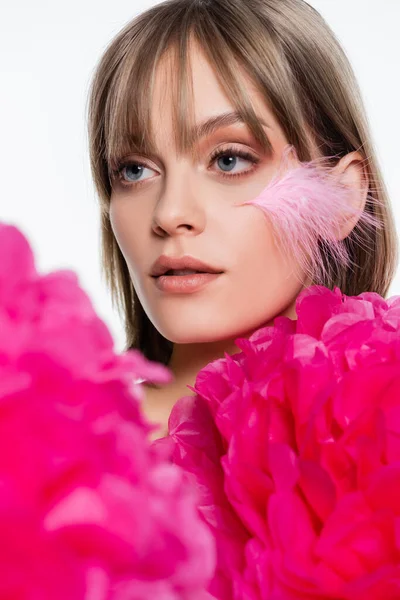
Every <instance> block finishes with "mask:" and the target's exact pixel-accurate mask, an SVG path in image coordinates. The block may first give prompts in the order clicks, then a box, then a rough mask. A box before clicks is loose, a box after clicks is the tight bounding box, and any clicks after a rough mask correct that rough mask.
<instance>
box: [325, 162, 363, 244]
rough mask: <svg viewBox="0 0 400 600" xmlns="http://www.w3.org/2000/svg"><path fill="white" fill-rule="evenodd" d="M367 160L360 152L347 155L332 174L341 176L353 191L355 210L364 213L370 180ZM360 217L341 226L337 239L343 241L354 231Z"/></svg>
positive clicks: (351, 217)
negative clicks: (366, 164)
mask: <svg viewBox="0 0 400 600" xmlns="http://www.w3.org/2000/svg"><path fill="white" fill-rule="evenodd" d="M365 163H366V161H365V158H363V156H362V154H361V153H360V152H357V151H354V152H350V153H349V154H346V156H343V158H341V159H340V161H339V162H338V163H337V165H335V167H334V168H333V169H332V173H334V174H337V175H339V176H340V180H341V181H342V182H343V183H344V184H345V185H346V186H348V187H349V188H350V189H351V194H350V202H351V205H352V208H353V209H356V210H359V211H363V210H364V208H365V203H366V200H367V196H368V189H369V178H368V173H367V169H366V166H365ZM358 219H359V216H358V217H357V215H351V216H349V217H347V218H346V216H344V217H343V221H342V223H341V224H340V226H339V230H338V235H337V239H338V240H343V239H344V238H346V237H347V236H348V235H349V234H350V233H351V231H352V229H354V227H355V226H356V224H357V221H358Z"/></svg>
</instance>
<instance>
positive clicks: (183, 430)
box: [169, 286, 400, 600]
mask: <svg viewBox="0 0 400 600" xmlns="http://www.w3.org/2000/svg"><path fill="white" fill-rule="evenodd" d="M296 310H297V315H298V320H297V321H292V320H290V319H289V318H287V317H278V318H276V319H275V322H274V325H275V326H274V327H266V328H262V329H259V330H258V331H257V332H255V333H254V334H253V336H251V337H250V338H249V339H240V340H237V341H236V343H237V345H238V346H239V347H240V349H241V352H239V353H238V354H236V355H234V356H231V357H230V356H228V355H226V356H225V358H223V359H219V360H217V361H214V362H213V363H210V364H209V365H207V366H206V367H205V368H204V369H202V371H200V372H199V374H198V376H197V379H196V383H195V386H194V388H192V389H193V391H194V392H196V393H197V396H194V397H192V398H190V397H187V398H186V399H182V400H180V401H179V402H178V403H177V405H176V406H175V408H174V410H173V412H172V414H171V419H170V434H171V440H170V441H169V444H174V445H175V450H174V461H175V462H176V463H177V464H179V465H181V466H183V467H184V468H185V469H186V470H187V471H188V473H190V474H191V476H192V478H193V480H194V481H197V482H198V483H199V490H200V491H201V492H202V493H203V498H204V499H205V501H206V503H207V513H206V514H205V515H203V518H204V519H205V520H206V521H207V522H208V524H209V525H212V524H213V521H214V522H215V526H214V527H213V531H214V534H215V536H216V540H217V552H218V564H217V570H216V574H215V577H214V580H213V581H212V582H211V584H210V587H209V591H212V590H213V585H216V582H218V581H224V582H225V583H226V586H225V589H224V593H223V594H221V595H220V596H217V597H218V598H220V599H221V600H222V599H223V598H224V599H225V598H226V599H228V598H235V599H243V600H244V599H246V600H247V599H248V598H250V599H254V600H256V599H257V600H258V599H263V600H278V599H279V600H300V599H302V600H303V599H304V600H305V599H310V598H314V599H319V600H323V599H327V598H334V599H336V600H339V599H348V600H350V599H352V600H358V599H359V600H361V599H362V600H378V599H379V600H383V599H385V600H395V599H398V598H399V597H400V336H399V334H398V331H399V327H400V297H398V296H397V297H393V298H390V299H389V300H384V299H383V298H382V297H381V296H379V295H378V294H374V293H364V294H360V295H359V296H355V297H354V296H353V297H349V296H345V295H344V294H342V293H341V292H340V290H339V288H335V290H334V291H330V290H329V289H327V288H324V287H323V286H313V287H311V288H308V289H307V290H304V291H303V292H302V293H301V294H300V296H299V297H298V300H297V306H296ZM190 403H193V404H194V406H195V407H196V410H197V414H195V413H194V412H193V411H192V412H191V408H190ZM210 432H212V437H211V434H210ZM204 436H207V438H204ZM200 439H205V440H206V441H204V446H206V445H207V448H203V449H202V454H203V455H207V456H212V465H213V471H212V478H211V479H210V478H209V473H210V468H209V464H208V463H205V462H204V461H203V462H201V461H199V459H198V457H197V455H196V453H195V451H194V449H193V448H194V446H195V447H196V448H197V444H198V440H200ZM219 466H221V467H222V471H223V472H222V473H221V472H220V471H218V468H219ZM216 472H218V477H215V476H214V473H216ZM203 503H204V501H203V502H201V503H200V506H203ZM210 515H211V516H212V518H210ZM228 517H229V518H228ZM217 518H219V521H217ZM238 532H240V537H238ZM238 539H239V540H240V544H239V545H238V543H237V541H238ZM229 545H231V546H232V548H234V550H235V560H234V561H233V560H227V559H226V557H223V556H222V551H221V548H228V547H229Z"/></svg>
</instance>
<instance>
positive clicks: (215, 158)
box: [210, 148, 260, 177]
mask: <svg viewBox="0 0 400 600" xmlns="http://www.w3.org/2000/svg"><path fill="white" fill-rule="evenodd" d="M238 160H239V161H240V160H244V161H245V162H249V163H250V164H251V165H252V167H251V168H250V169H244V170H239V172H238V171H237V170H236V172H235V171H234V170H235V167H237V165H238ZM210 161H211V163H212V164H213V163H216V164H217V166H218V168H219V169H220V170H221V174H222V176H227V177H233V176H235V175H242V174H243V175H245V174H247V173H249V172H251V171H253V170H254V168H255V165H257V164H258V163H259V162H260V160H259V159H258V158H257V157H256V156H253V155H252V154H251V153H250V152H246V151H244V150H235V149H234V148H228V149H225V150H218V151H217V152H215V153H214V154H213V155H212V156H211V159H210ZM229 173H232V175H229Z"/></svg>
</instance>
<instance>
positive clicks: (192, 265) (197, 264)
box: [150, 254, 223, 277]
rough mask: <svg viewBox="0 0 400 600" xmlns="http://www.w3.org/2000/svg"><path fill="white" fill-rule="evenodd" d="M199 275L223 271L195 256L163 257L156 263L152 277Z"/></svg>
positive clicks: (152, 270) (151, 273)
mask: <svg viewBox="0 0 400 600" xmlns="http://www.w3.org/2000/svg"><path fill="white" fill-rule="evenodd" d="M199 273H223V269H220V268H218V267H214V266H211V265H208V264H206V263H205V262H202V261H201V260H199V259H198V258H195V257H194V256H188V255H185V256H182V257H173V256H167V255H164V254H163V255H161V256H159V257H158V259H157V260H156V261H155V262H154V264H153V266H152V268H151V272H150V275H151V276H152V277H160V276H161V275H193V274H199Z"/></svg>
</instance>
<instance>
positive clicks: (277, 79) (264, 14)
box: [88, 0, 398, 364]
mask: <svg viewBox="0 0 400 600" xmlns="http://www.w3.org/2000/svg"><path fill="white" fill-rule="evenodd" d="M192 35H193V36H194V39H195V41H196V42H197V43H199V44H200V47H201V48H202V50H203V51H204V52H205V54H206V56H207V58H208V60H209V61H210V64H211V65H212V66H213V68H214V70H215V73H216V76H217V77H218V79H219V81H220V82H221V85H222V86H223V89H224V90H225V91H226V93H227V95H228V97H229V98H230V99H232V103H233V104H234V106H235V107H236V110H237V111H238V112H239V113H240V114H241V116H242V118H243V120H244V121H245V122H246V123H247V125H248V126H249V128H250V130H251V131H252V132H253V134H254V135H255V137H256V139H257V140H258V141H259V142H260V143H261V144H262V145H263V147H264V148H265V149H268V150H270V143H269V140H268V139H267V138H266V136H265V134H264V131H263V129H262V127H261V125H260V124H259V122H258V120H257V117H256V115H255V113H254V111H253V108H252V104H251V102H250V99H249V98H248V97H247V95H245V90H244V87H243V86H242V85H241V82H240V78H239V76H238V69H237V65H239V66H241V67H242V68H244V70H245V71H246V72H247V74H248V75H250V77H251V78H252V80H253V81H254V82H255V84H256V85H257V87H258V89H260V91H261V93H262V94H263V96H264V98H265V101H266V102H267V103H268V106H269V107H270V109H271V110H272V111H273V113H274V115H275V116H276V118H277V119H278V121H279V123H280V125H281V127H282V129H283V132H284V134H285V135H286V138H287V140H288V142H289V143H290V144H293V146H294V147H295V149H296V151H297V156H298V159H299V160H301V161H308V160H311V159H312V142H313V141H314V142H315V143H316V144H317V145H318V148H319V151H320V153H321V155H322V156H333V155H335V156H336V157H338V158H340V157H342V156H344V155H345V154H347V153H349V152H351V151H354V150H359V151H361V152H362V155H363V157H364V162H365V167H366V170H367V174H368V177H369V195H371V197H375V198H376V199H377V200H378V203H377V204H375V203H369V202H368V200H367V204H366V206H365V210H366V211H370V212H371V213H373V214H375V216H376V217H378V218H379V220H380V221H381V222H382V224H383V227H382V228H381V229H372V230H368V231H366V230H361V229H360V230H359V231H357V225H356V226H355V227H354V229H353V230H352V231H351V233H350V234H349V235H348V236H347V238H345V240H344V243H345V244H346V245H347V248H348V251H349V255H350V257H351V261H352V265H353V268H348V269H347V270H346V269H345V270H343V271H342V272H340V273H337V272H333V271H332V273H331V275H330V277H329V280H327V281H324V282H319V283H322V284H323V285H326V286H327V287H329V288H330V289H333V287H334V286H338V287H339V288H340V289H341V290H342V292H344V293H345V294H347V295H358V294H360V293H361V292H365V291H373V292H377V293H379V294H381V295H382V296H383V297H385V296H386V294H387V292H388V288H389V286H390V284H391V281H392V278H393V276H394V272H395V269H396V267H397V260H398V257H397V252H398V245H397V244H398V242H397V236H396V231H395V225H394V219H393V214H392V210H391V206H390V203H389V199H388V194H387V190H386V187H385V184H384V181H383V178H382V174H381V171H380V167H379V165H378V160H377V157H376V154H375V150H374V148H373V144H372V139H371V135H370V132H369V126H368V122H367V117H366V114H365V109H364V105H363V101H362V98H361V94H360V90H359V87H358V84H357V81H356V79H355V76H354V73H353V70H352V68H351V66H350V63H349V61H348V59H347V57H346V55H345V53H344V51H343V49H342V48H341V46H340V44H339V42H338V40H337V39H336V37H335V35H334V33H333V32H332V31H331V29H330V28H329V26H328V25H327V23H326V22H325V21H324V19H323V18H322V17H321V15H320V14H319V13H318V12H317V11H316V10H315V9H314V8H312V7H311V6H310V5H309V4H307V3H306V2H304V1H303V0H166V1H164V2H161V3H160V4H157V5H156V6H154V7H152V8H150V9H149V10H147V11H146V12H144V13H142V14H140V15H139V16H137V17H136V18H135V19H133V20H132V21H131V22H129V23H128V24H127V25H126V26H125V27H124V28H123V29H122V30H121V31H120V32H119V33H118V34H117V36H116V37H115V38H114V39H113V40H112V41H111V42H110V44H109V45H108V47H107V48H106V50H105V52H104V54H103V56H102V57H101V59H100V61H99V64H98V65H97V68H96V70H95V72H94V76H93V79H92V82H91V88H90V93H89V106H88V134H89V149H90V150H89V151H90V163H91V170H92V175H93V178H94V184H95V187H96V191H97V193H98V196H99V200H100V208H101V236H102V257H101V260H102V274H103V276H105V279H106V283H107V285H108V287H109V289H110V291H111V296H112V302H113V305H115V303H117V307H118V310H119V312H120V314H121V316H122V318H123V320H124V328H125V333H126V346H125V348H126V349H128V348H137V349H139V350H141V352H143V354H144V355H145V356H146V357H147V358H149V359H150V360H156V361H159V362H162V363H164V364H168V361H169V358H170V356H171V351H172V343H171V342H170V341H169V340H167V339H165V338H164V337H163V336H162V335H161V334H160V333H159V332H158V331H157V330H156V328H155V327H154V326H153V324H152V323H151V321H150V320H149V319H148V317H147V315H146V313H145V312H144V309H143V307H142V306H141V304H140V302H139V299H138V297H137V295H136V292H135V289H134V287H133V284H132V280H131V278H130V274H129V271H128V268H127V265H126V262H125V259H124V257H123V255H122V253H121V251H120V249H119V246H118V244H117V242H116V239H115V237H114V235H113V231H112V228H111V225H110V218H109V205H110V196H111V181H110V169H111V165H112V164H113V163H114V162H115V160H116V159H118V157H119V156H120V155H121V154H123V153H124V152H126V151H128V152H129V151H132V149H134V151H136V152H137V151H139V152H140V153H141V152H144V153H147V152H149V151H150V150H151V149H152V147H153V146H152V139H153V138H152V132H151V124H150V114H149V111H150V106H151V98H152V86H153V82H154V76H155V69H156V67H157V65H158V61H159V59H160V58H161V57H162V56H167V55H166V54H165V53H166V51H167V50H171V62H170V63H169V65H170V68H171V77H172V82H173V84H174V86H175V87H174V95H175V96H174V102H173V105H174V110H175V113H174V115H173V119H174V130H175V132H176V135H175V137H176V140H175V143H176V148H177V151H178V152H186V151H187V150H188V148H191V143H192V141H191V139H190V135H189V132H190V131H191V126H192V122H193V121H192V118H193V113H192V112H191V106H192V104H191V102H190V100H192V97H191V95H190V93H189V94H188V89H190V78H188V72H189V70H188V67H187V60H188V59H187V57H188V54H189V52H188V48H189V43H190V41H191V39H192V38H191V36H192ZM310 131H311V132H312V135H313V136H314V140H311V138H310V135H309V132H310ZM356 240H357V241H356ZM326 260H327V263H328V265H329V256H327V257H326Z"/></svg>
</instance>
